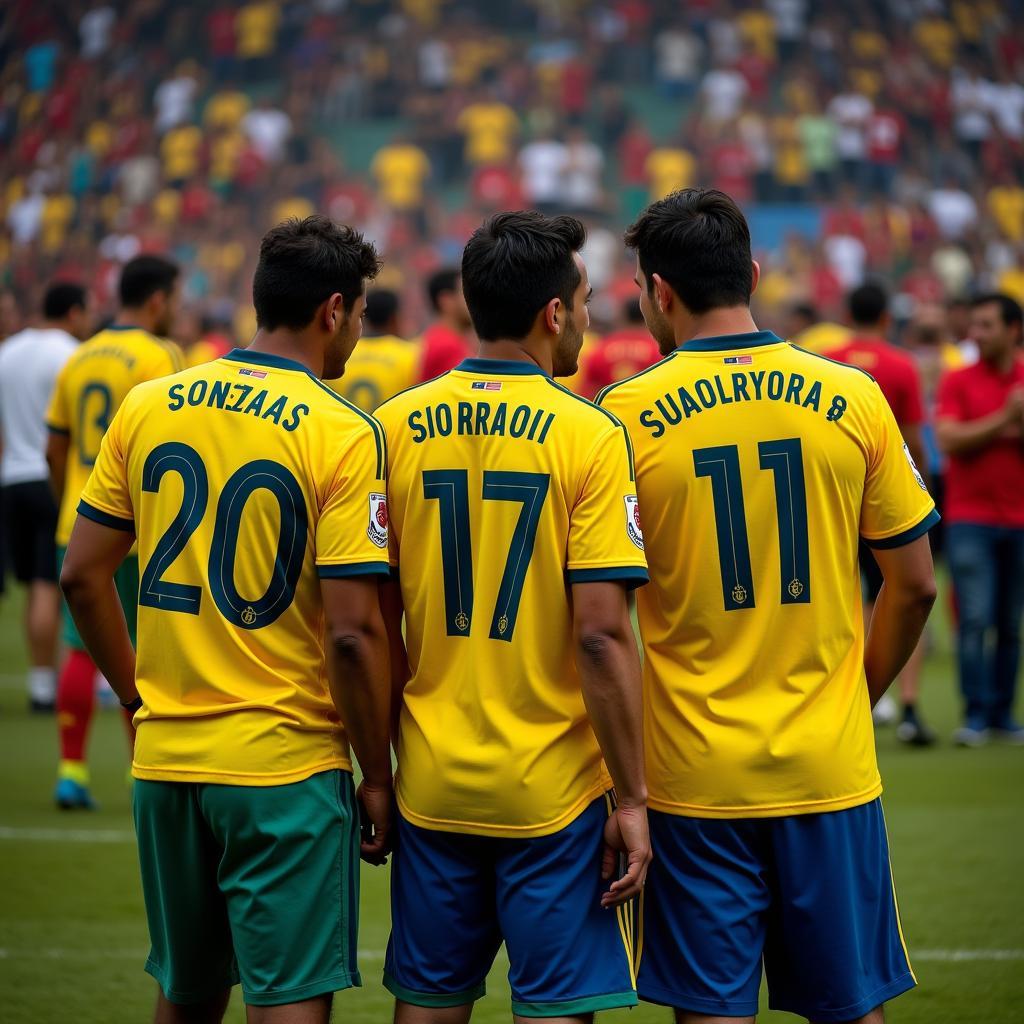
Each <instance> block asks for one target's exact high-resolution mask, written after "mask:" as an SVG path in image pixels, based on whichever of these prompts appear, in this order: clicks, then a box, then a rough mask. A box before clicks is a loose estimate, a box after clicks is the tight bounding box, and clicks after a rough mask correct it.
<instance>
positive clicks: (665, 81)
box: [654, 22, 704, 100]
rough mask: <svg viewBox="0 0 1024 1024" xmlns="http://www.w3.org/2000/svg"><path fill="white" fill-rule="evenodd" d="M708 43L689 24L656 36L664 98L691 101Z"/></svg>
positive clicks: (657, 66) (657, 68)
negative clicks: (705, 43) (703, 41)
mask: <svg viewBox="0 0 1024 1024" xmlns="http://www.w3.org/2000/svg"><path fill="white" fill-rule="evenodd" d="M703 50H704V44H703V43H702V42H701V40H700V37H699V36H698V35H697V34H696V33H695V32H693V31H691V30H690V29H689V28H688V27H687V26H686V24H685V23H683V22H677V23H676V24H674V25H669V27H668V28H666V29H663V30H662V31H661V32H659V33H658V34H657V36H655V39H654V53H655V64H654V67H655V77H656V79H657V82H658V87H659V88H660V90H661V92H662V95H664V96H665V97H667V98H668V99H670V100H688V99H690V98H691V97H692V96H693V95H694V93H695V92H696V89H697V83H698V81H699V79H700V65H701V58H702V56H703Z"/></svg>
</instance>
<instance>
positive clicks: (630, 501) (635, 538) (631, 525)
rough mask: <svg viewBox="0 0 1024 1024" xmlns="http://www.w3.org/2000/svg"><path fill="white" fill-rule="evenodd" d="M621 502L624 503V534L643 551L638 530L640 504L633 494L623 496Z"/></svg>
mask: <svg viewBox="0 0 1024 1024" xmlns="http://www.w3.org/2000/svg"><path fill="white" fill-rule="evenodd" d="M622 500H623V501H624V502H625V503H626V533H627V535H628V536H629V539H630V540H631V541H632V542H633V543H634V544H635V545H636V546H637V547H638V548H639V549H640V550H641V551H643V549H644V535H643V531H642V530H641V529H640V504H639V502H638V501H637V498H636V495H635V494H627V495H624V496H623V499H622Z"/></svg>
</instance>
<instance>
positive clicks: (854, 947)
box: [638, 799, 916, 1024]
mask: <svg viewBox="0 0 1024 1024" xmlns="http://www.w3.org/2000/svg"><path fill="white" fill-rule="evenodd" d="M650 824H651V840H652V843H653V845H654V850H655V857H654V860H653V861H652V862H651V868H650V872H649V873H648V875H647V891H646V895H647V900H646V903H645V908H644V933H645V942H644V951H643V957H642V959H641V961H640V973H639V978H638V988H639V992H640V998H641V999H643V1000H645V1001H647V1002H652V1003H662V1004H664V1005H667V1006H673V1007H677V1008H679V1009H683V1010H688V1011H690V1012H691V1013H702V1014H709V1015H713V1016H723V1017H746V1016H753V1015H754V1014H756V1013H757V1009H758V989H759V988H760V985H761V972H762V961H763V967H764V973H765V975H766V976H767V980H768V993H769V1005H770V1006H771V1008H772V1009H773V1010H783V1011H786V1012H789V1013H794V1014H797V1015H798V1016H800V1017H803V1018H805V1019H809V1020H813V1021H822V1022H823V1024H829V1022H837V1024H838V1022H842V1021H849V1020H855V1019H857V1018H859V1017H862V1016H864V1015H865V1014H867V1013H868V1012H869V1011H871V1010H872V1009H874V1008H875V1007H876V1006H879V1005H881V1004H882V1003H884V1002H885V1001H886V1000H888V999H893V998H895V997H896V996H898V995H899V994H900V993H901V992H906V991H907V990H908V989H911V988H913V987H914V985H915V984H916V980H915V978H914V974H913V971H912V969H911V967H910V961H909V959H908V957H907V949H906V944H905V942H904V940H903V933H902V929H901V926H900V917H899V910H898V908H897V905H896V893H895V887H894V885H893V880H892V872H891V870H890V866H889V848H888V841H887V839H886V834H885V822H884V820H883V817H882V805H881V800H878V799H876V800H872V801H870V802H869V803H866V804H862V805H861V806H859V807H851V808H848V809H847V810H844V811H833V812H829V813H825V814H793V815H788V816H786V817H781V818H743V819H733V820H720V819H714V818H696V817H683V816H682V815H678V814H664V813H661V812H658V811H652V812H651V816H650Z"/></svg>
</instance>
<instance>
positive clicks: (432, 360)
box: [420, 267, 473, 380]
mask: <svg viewBox="0 0 1024 1024" xmlns="http://www.w3.org/2000/svg"><path fill="white" fill-rule="evenodd" d="M427 295H428V297H429V299H430V307H431V309H432V310H433V311H434V316H435V319H434V322H433V323H432V324H431V325H430V326H429V327H428V328H427V329H426V330H425V331H424V332H423V363H422V366H421V368H420V375H421V378H422V379H423V380H433V378H434V377H438V376H440V375H441V374H442V373H447V372H448V371H449V370H450V369H452V367H454V366H457V365H458V364H459V363H460V362H462V360H463V359H466V358H468V357H469V356H472V355H473V346H472V336H473V334H472V331H473V322H472V321H471V320H470V317H469V309H468V308H467V307H466V300H465V298H464V297H463V294H462V276H461V274H460V273H459V270H458V269H457V268H455V267H444V268H443V269H441V270H438V271H435V272H434V273H433V274H431V275H430V278H429V279H428V281H427Z"/></svg>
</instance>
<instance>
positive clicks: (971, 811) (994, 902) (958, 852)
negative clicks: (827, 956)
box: [0, 598, 1024, 1024]
mask: <svg viewBox="0 0 1024 1024" xmlns="http://www.w3.org/2000/svg"><path fill="white" fill-rule="evenodd" d="M18 615H19V604H18V602H17V600H16V599H14V600H12V599H11V598H8V599H7V601H6V603H5V604H4V605H3V606H0V778H2V781H3V785H2V789H0V880H2V881H0V885H2V889H0V892H2V894H3V895H2V899H0V993H2V1003H0V1021H2V1022H3V1024H50V1022H58V1021H75V1022H76V1024H135V1022H141V1021H145V1020H147V1019H149V1018H150V1013H151V1007H152V1004H153V999H154V992H155V989H154V983H153V982H152V980H151V979H150V978H149V977H148V975H146V974H144V973H143V971H142V964H143V961H144V959H145V955H146V950H147V938H146V926H145V920H144V917H143V910H142V897H141V894H140V889H139V881H138V871H137V866H136V861H135V851H134V846H133V844H132V837H131V822H130V817H129V791H128V788H127V785H126V782H125V743H124V736H123V734H122V731H121V723H120V721H119V720H118V717H117V715H116V714H114V713H113V712H111V711H106V712H103V713H101V714H100V715H99V716H98V720H97V723H96V727H95V732H94V734H93V738H92V747H91V758H92V767H93V778H94V788H95V793H96V796H97V797H98V799H99V800H100V801H101V803H102V809H101V810H100V811H99V812H97V813H94V814H74V815H67V814H61V813H59V812H58V811H56V810H54V809H53V807H52V806H51V803H50V795H51V788H52V784H53V773H54V767H55V762H56V736H55V726H54V723H53V721H52V719H49V718H39V717H30V716H29V715H28V714H27V712H26V711H25V707H24V689H23V684H22V680H21V671H22V665H23V659H22V653H21V648H20V644H19V642H18V635H17V628H16V626H17V619H18ZM933 627H936V628H934V629H933V633H934V635H935V639H936V643H935V651H934V654H933V656H932V657H931V658H930V660H929V662H928V667H927V677H926V689H925V698H924V702H923V703H924V707H925V709H926V711H927V713H928V716H929V719H930V721H932V723H933V724H934V725H935V726H937V727H938V728H939V730H940V731H941V733H942V745H941V746H939V747H938V748H936V749H934V750H929V751H920V750H907V749H903V748H900V747H899V746H898V744H897V743H896V741H895V739H894V737H893V735H892V732H891V730H886V731H883V732H882V733H881V734H880V736H879V748H880V753H881V759H882V773H883V776H884V778H885V780H886V797H885V800H886V809H887V817H888V823H889V833H890V838H891V841H892V847H893V862H894V867H895V873H896V882H897V885H898V887H899V891H900V902H901V908H902V911H903V921H904V927H905V930H906V933H907V941H908V943H909V944H910V949H911V955H912V959H913V960H914V965H915V968H916V970H917V974H918V978H919V980H920V983H921V984H920V987H919V988H918V989H917V990H916V991H914V992H912V993H910V994H908V995H906V996H904V997H903V998H902V999H900V1000H898V1001H896V1002H895V1003H894V1004H893V1005H892V1007H891V1009H890V1012H889V1020H890V1021H892V1022H895V1024H945V1022H951V1024H952V1022H957V1024H1011V1022H1017V1021H1022V1020H1024V749H1010V748H1007V747H989V748H987V749H983V750H978V751H964V750H955V749H953V748H952V747H951V746H950V745H949V741H948V737H949V734H950V732H951V730H952V728H953V727H954V724H955V707H956V705H955V699H954V679H953V673H952V664H951V660H950V652H949V644H948V639H947V636H948V634H947V630H946V624H945V621H944V617H943V614H942V612H941V611H937V612H936V619H935V621H934V623H933ZM387 889H388V876H387V869H377V870H374V869H369V868H367V869H365V870H364V873H363V883H362V930H361V936H360V945H361V950H362V952H361V956H360V960H361V967H362V971H363V976H364V987H363V988H362V989H360V990H356V991H353V992H346V993H342V994H341V995H339V996H338V998H337V1000H336V1003H335V1014H334V1018H335V1020H336V1021H339V1022H342V1021H344V1022H349V1021H351V1022H357V1024H384V1022H386V1021H389V1020H390V998H389V997H388V995H387V993H385V992H384V990H383V989H382V988H381V985H380V971H381V966H382V961H383V951H384V947H385V944H386V941H387V934H388V910H387ZM504 975H505V965H504V964H502V963H500V962H499V963H498V964H497V965H496V967H495V969H494V971H493V972H492V975H491V978H490V983H489V993H488V995H487V997H486V999H484V1000H482V1001H481V1002H480V1004H479V1005H478V1007H477V1010H476V1013H475V1014H474V1021H476V1022H484V1024H489V1022H497V1021H508V1020H509V1019H510V1015H509V1009H508V1006H509V996H508V986H507V983H506V981H505V976H504ZM763 1005H767V1004H766V1003H763ZM228 1019H229V1020H230V1021H232V1022H238V1021H241V1020H243V1019H244V1016H243V1010H242V1008H241V1004H240V1000H239V998H238V995H237V994H236V996H235V998H234V1000H233V1003H232V1009H231V1011H230V1012H229V1015H228ZM760 1019H761V1020H762V1021H771V1022H782V1021H787V1020H794V1018H792V1017H789V1016H788V1015H785V1014H776V1013H771V1012H765V1013H764V1014H763V1015H762V1017H761V1018H760ZM601 1020H602V1021H606V1022H609V1024H616V1022H617V1024H622V1022H625V1021H629V1022H630V1024H651V1022H657V1021H660V1022H663V1024H667V1021H668V1015H667V1013H666V1011H664V1010H661V1009H658V1008H656V1007H651V1006H642V1007H640V1008H639V1009H638V1010H635V1011H632V1012H626V1011H622V1012H619V1013H608V1014H605V1015H604V1016H602V1018H601Z"/></svg>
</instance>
